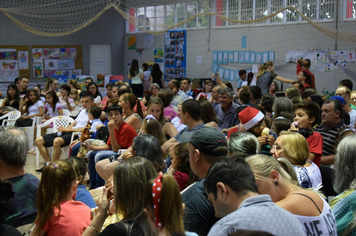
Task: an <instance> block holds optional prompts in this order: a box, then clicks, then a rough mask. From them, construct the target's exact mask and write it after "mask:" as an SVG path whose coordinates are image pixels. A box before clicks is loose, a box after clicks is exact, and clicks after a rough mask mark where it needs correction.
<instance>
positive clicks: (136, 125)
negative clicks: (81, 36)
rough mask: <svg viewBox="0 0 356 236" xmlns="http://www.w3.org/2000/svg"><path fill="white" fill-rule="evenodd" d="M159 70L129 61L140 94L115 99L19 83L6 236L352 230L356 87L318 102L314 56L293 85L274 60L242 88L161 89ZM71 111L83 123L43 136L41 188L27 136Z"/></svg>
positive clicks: (110, 94) (72, 84) (5, 172)
mask: <svg viewBox="0 0 356 236" xmlns="http://www.w3.org/2000/svg"><path fill="white" fill-rule="evenodd" d="M157 66H158V65H155V66H153V69H152V72H151V73H148V72H149V71H148V66H147V64H143V65H142V68H143V69H140V68H139V66H138V62H137V60H133V61H132V63H131V69H130V72H129V76H128V77H129V80H130V81H131V86H130V85H129V84H127V83H124V82H118V83H115V84H107V85H106V89H107V96H105V97H103V96H102V95H101V94H100V92H99V90H98V86H97V84H96V83H95V82H93V80H92V79H91V78H87V79H86V80H85V89H83V88H82V87H81V86H80V85H79V84H78V83H77V82H76V81H75V80H71V81H69V82H68V84H64V85H61V86H60V87H59V85H58V82H57V81H56V80H54V79H48V81H47V83H46V86H45V87H44V89H43V90H41V86H39V85H37V86H36V87H35V88H33V89H28V78H25V77H24V78H21V79H19V80H18V81H15V83H14V84H11V85H9V87H8V90H7V94H6V98H5V100H4V101H3V104H2V105H1V108H0V109H1V110H0V111H1V112H2V113H3V114H5V113H6V112H8V111H10V110H12V109H17V110H19V111H21V113H22V116H21V118H20V119H19V120H18V121H17V122H16V125H15V126H17V127H4V126H3V127H2V130H0V148H1V150H3V151H2V152H1V153H0V180H1V182H0V189H1V191H0V207H1V216H0V217H1V218H0V219H1V221H0V223H1V227H0V235H20V233H19V231H20V232H21V233H24V232H29V231H30V232H31V233H32V235H35V236H37V235H160V236H168V235H187V236H194V235H199V236H200V235H275V236H280V235H281V236H282V235H355V234H356V223H355V214H356V207H355V206H356V201H355V199H356V198H355V196H356V186H355V183H356V161H355V158H354V156H355V155H356V145H355V141H356V136H355V122H356V111H355V109H356V98H355V97H356V92H354V91H353V90H352V89H353V83H352V81H351V80H348V79H346V80H341V81H340V85H339V86H338V87H337V88H335V94H336V95H335V96H333V97H331V98H324V97H321V96H320V95H318V94H317V92H316V90H315V82H317V80H315V77H314V75H313V74H312V73H311V72H310V71H309V67H310V61H309V62H308V60H305V59H304V60H299V61H298V64H297V68H296V78H297V79H296V81H293V80H291V79H287V78H283V77H280V76H278V75H277V74H276V73H275V72H274V66H273V63H272V62H267V63H265V64H263V65H261V67H260V70H259V73H258V74H257V75H255V76H254V75H249V74H247V72H246V71H244V70H241V71H240V73H239V75H240V79H241V83H238V85H237V88H236V92H234V90H233V88H232V86H231V84H229V83H224V82H223V81H222V80H221V79H220V78H219V75H218V74H213V76H212V79H211V80H205V81H204V82H203V84H202V85H203V90H202V91H201V92H199V91H197V90H193V89H192V88H191V81H190V80H189V79H183V80H181V81H178V80H175V79H173V80H171V81H169V83H168V87H167V88H163V86H164V81H163V77H162V72H161V71H160V68H159V66H158V67H157ZM160 72H161V73H160ZM275 80H279V81H283V82H285V83H290V84H291V87H290V88H287V89H286V91H280V90H279V87H278V84H277V83H275ZM10 107H11V108H10ZM2 108H4V109H2ZM63 109H66V110H69V112H70V116H71V117H72V118H73V119H74V120H75V121H74V122H73V123H71V124H70V125H69V126H67V127H59V128H58V132H55V133H47V134H46V133H43V134H42V136H41V137H37V138H36V139H35V145H36V147H37V148H38V151H39V153H40V155H41V156H42V157H43V159H44V162H45V164H44V165H43V166H42V167H41V168H39V169H38V170H36V171H37V172H40V173H42V175H41V178H40V179H38V178H37V177H36V176H34V175H32V174H29V173H26V172H25V170H24V165H25V163H26V159H27V154H28V139H32V137H28V136H27V134H26V133H25V132H24V131H23V130H22V129H21V127H23V126H29V125H31V124H32V122H33V118H34V117H37V116H39V117H43V119H46V120H48V119H50V118H51V117H55V116H58V115H62V114H63ZM85 130H89V135H86V133H85V132H86V131H85ZM73 132H79V133H82V134H81V135H78V136H75V138H74V140H72V134H73ZM68 145H69V146H70V147H71V150H70V155H68V158H66V159H60V154H61V148H62V147H63V146H68ZM47 147H53V153H52V154H51V155H50V153H49V152H48V150H47ZM14 228H17V230H16V229H14ZM29 229H30V230H29ZM2 232H6V233H7V234H6V233H2Z"/></svg>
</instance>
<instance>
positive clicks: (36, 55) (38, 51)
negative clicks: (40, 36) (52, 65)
mask: <svg viewBox="0 0 356 236" xmlns="http://www.w3.org/2000/svg"><path fill="white" fill-rule="evenodd" d="M42 56H43V54H42V48H32V60H33V62H34V63H36V62H39V63H42V62H43V61H42V60H43V57H42Z"/></svg>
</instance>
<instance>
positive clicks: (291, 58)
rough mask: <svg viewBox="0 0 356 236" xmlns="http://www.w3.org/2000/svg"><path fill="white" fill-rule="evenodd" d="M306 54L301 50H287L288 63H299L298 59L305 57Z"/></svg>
mask: <svg viewBox="0 0 356 236" xmlns="http://www.w3.org/2000/svg"><path fill="white" fill-rule="evenodd" d="M303 54H304V52H303V51H299V50H287V54H286V62H287V63H297V61H298V59H299V58H301V57H303ZM256 63H257V62H256Z"/></svg>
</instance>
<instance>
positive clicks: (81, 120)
mask: <svg viewBox="0 0 356 236" xmlns="http://www.w3.org/2000/svg"><path fill="white" fill-rule="evenodd" d="M88 120H89V116H88V112H87V110H85V109H83V110H82V111H81V112H79V114H78V116H77V118H76V119H75V121H76V122H77V123H76V125H75V126H74V127H73V129H76V128H84V127H85V126H87V124H88Z"/></svg>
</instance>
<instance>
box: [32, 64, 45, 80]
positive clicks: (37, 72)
mask: <svg viewBox="0 0 356 236" xmlns="http://www.w3.org/2000/svg"><path fill="white" fill-rule="evenodd" d="M32 66H33V68H32V69H33V78H42V77H43V63H35V64H33V65H32Z"/></svg>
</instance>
